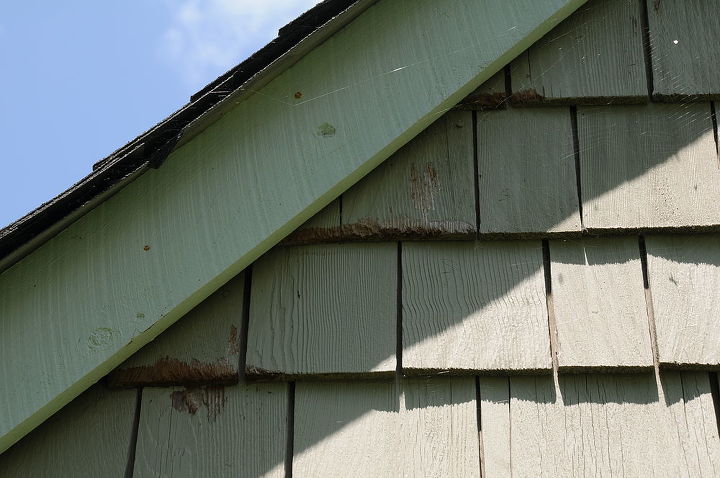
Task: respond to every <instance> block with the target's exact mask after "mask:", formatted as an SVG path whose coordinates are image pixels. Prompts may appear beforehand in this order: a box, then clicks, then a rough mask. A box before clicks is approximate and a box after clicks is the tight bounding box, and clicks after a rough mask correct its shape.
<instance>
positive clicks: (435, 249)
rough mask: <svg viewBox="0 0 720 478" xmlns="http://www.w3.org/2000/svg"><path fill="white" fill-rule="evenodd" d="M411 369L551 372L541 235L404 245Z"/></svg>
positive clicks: (406, 364) (406, 352) (407, 364)
mask: <svg viewBox="0 0 720 478" xmlns="http://www.w3.org/2000/svg"><path fill="white" fill-rule="evenodd" d="M402 256H403V287H402V290H403V321H402V323H403V368H404V369H424V370H514V371H515V370H548V371H549V370H550V369H551V368H552V362H551V359H550V342H549V333H548V320H547V308H546V306H545V283H544V275H543V259H542V248H541V245H540V241H526V242H515V241H507V242H506V241H502V242H501V241H497V242H495V241H493V242H475V243H470V242H438V243H435V242H429V243H428V242H407V243H403V248H402Z"/></svg>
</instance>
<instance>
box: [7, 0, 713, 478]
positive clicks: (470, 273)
mask: <svg viewBox="0 0 720 478" xmlns="http://www.w3.org/2000/svg"><path fill="white" fill-rule="evenodd" d="M713 13H714V10H713V9H712V7H711V6H710V5H708V3H707V2H704V1H702V0H692V1H682V2H681V1H680V0H676V1H662V2H658V1H653V0H647V3H645V2H641V1H636V0H606V1H600V0H594V1H591V2H590V3H588V4H587V6H586V7H583V8H582V9H580V10H578V11H577V12H576V13H575V14H573V15H572V16H571V17H570V18H568V19H567V20H566V21H565V22H563V23H562V24H560V25H559V26H558V27H556V28H555V29H554V30H553V31H551V32H550V33H548V34H547V35H546V36H545V37H543V39H542V40H540V41H539V42H537V43H536V44H535V45H533V46H532V47H531V48H530V49H528V50H527V51H526V52H525V53H523V54H522V55H520V57H518V58H517V59H516V60H515V61H513V62H512V63H510V64H509V65H507V67H506V68H505V69H504V70H503V71H502V72H501V73H499V74H498V75H496V76H495V77H493V78H491V79H490V80H489V81H487V82H486V83H485V84H484V85H483V86H481V87H480V88H479V89H478V90H477V91H476V92H475V93H473V94H472V95H470V96H469V97H468V98H466V100H464V101H463V102H461V103H460V104H459V105H457V107H456V108H454V109H452V110H450V111H447V112H446V113H444V114H443V115H442V116H441V117H439V118H438V119H437V120H436V121H435V122H434V123H433V124H432V125H431V126H430V127H428V128H427V129H426V130H424V131H423V132H422V133H421V134H420V135H418V136H417V137H416V138H415V139H414V140H412V141H411V142H410V143H408V144H407V145H406V146H405V147H403V148H402V149H401V150H399V151H398V152H397V153H395V154H394V155H393V156H392V157H391V158H390V159H389V160H388V161H387V162H385V163H384V164H383V165H381V166H380V167H378V168H377V169H375V170H374V171H373V172H372V173H370V174H369V175H367V176H366V177H365V178H364V179H363V180H361V181H360V182H358V183H357V184H356V185H355V186H353V187H352V188H350V189H349V190H347V191H346V192H345V193H343V194H342V195H341V196H340V197H338V198H337V199H336V200H335V201H333V202H332V203H331V204H330V205H329V206H328V207H327V208H325V209H324V210H323V211H322V212H320V213H319V214H317V215H316V216H315V217H313V218H312V219H311V220H310V221H308V222H307V223H306V224H305V225H304V226H302V227H301V228H299V229H298V230H296V231H295V232H294V233H293V234H291V235H290V236H289V237H288V238H287V239H286V240H285V241H284V243H282V244H281V245H278V246H276V247H274V248H273V249H272V250H270V251H269V252H268V253H267V254H265V255H264V256H263V257H262V258H260V259H259V260H258V261H256V262H255V263H254V264H253V265H252V267H251V268H248V269H246V270H245V271H244V272H243V273H241V274H239V275H238V276H236V277H235V278H233V279H232V280H230V281H229V282H227V283H226V284H225V285H224V286H223V287H222V288H220V289H219V290H218V291H217V292H216V293H215V294H213V295H212V296H210V297H209V298H208V299H206V300H205V301H204V302H203V303H201V304H200V305H199V306H197V307H196V308H195V309H193V311H192V312H190V313H189V314H188V315H187V316H185V317H184V318H183V319H181V320H180V321H179V322H178V323H177V324H175V325H174V326H172V327H171V328H170V329H168V330H167V331H166V332H165V333H163V334H162V335H161V336H160V337H159V338H158V339H157V340H155V341H154V342H152V343H150V344H149V345H147V346H146V347H145V348H143V349H142V350H141V351H140V352H139V353H137V354H136V355H134V356H133V357H131V358H130V359H129V360H128V361H127V362H126V363H124V364H123V365H121V366H120V367H118V368H117V369H116V370H114V371H113V372H112V373H111V374H110V375H109V376H108V377H107V378H106V380H105V381H104V382H103V383H102V384H98V385H96V386H95V387H93V388H92V389H91V390H90V391H88V392H86V393H85V394H84V395H82V396H81V397H79V398H78V399H76V400H75V401H73V402H72V404H70V405H69V406H68V407H66V408H65V409H64V410H62V411H61V412H60V413H58V414H57V415H56V416H55V417H53V419H52V420H50V421H48V422H47V423H46V424H44V425H43V426H41V427H40V428H38V429H37V430H36V431H35V432H33V433H32V434H31V435H29V436H28V437H26V438H25V439H24V440H22V441H21V442H20V443H19V444H17V445H16V446H14V447H13V448H12V449H11V450H10V451H8V452H7V454H6V455H5V456H3V457H2V458H1V459H0V471H1V472H2V474H3V476H5V474H8V475H9V476H13V473H14V474H17V475H22V474H23V473H26V472H27V470H38V472H39V473H41V472H42V471H43V470H49V469H52V470H55V471H57V470H61V471H59V473H60V474H68V475H70V474H74V473H77V468H75V467H76V466H77V463H78V462H80V461H82V466H83V468H82V469H83V471H88V470H90V471H92V470H98V472H99V470H102V472H103V473H106V474H107V473H110V471H108V470H112V471H113V472H114V473H115V474H121V473H123V472H125V470H126V469H127V470H133V471H134V473H135V475H134V476H145V475H148V476H150V475H152V476H158V475H161V476H164V475H172V476H185V475H187V476H197V475H198V474H206V475H207V474H216V475H221V474H223V473H233V474H235V475H237V474H240V475H243V476H283V475H284V474H285V475H286V476H287V473H288V472H290V471H291V472H292V474H293V475H294V476H328V475H333V476H404V475H407V476H409V475H413V476H481V473H482V476H485V477H494V476H508V475H515V476H615V475H623V476H638V477H640V476H654V475H660V476H705V475H707V476H717V475H718V473H719V472H720V438H719V436H718V418H719V417H720V415H718V410H720V393H719V390H718V378H717V373H716V372H717V371H718V370H720V312H719V311H720V293H719V292H718V291H719V290H720V287H718V286H719V285H720V188H719V187H718V184H720V158H719V157H718V145H717V122H716V118H715V103H714V100H715V99H718V98H720V75H718V74H716V73H717V68H718V65H720V58H718V52H717V49H716V48H715V45H717V44H718V41H720V37H719V36H718V35H720V33H719V32H720V24H718V20H717V17H716V16H714V14H713ZM99 424H101V425H99ZM69 431H70V432H71V433H76V434H77V437H75V438H73V439H68V435H67V433H68V432H69ZM368 437H370V438H368ZM128 449H130V450H132V451H131V452H130V453H129V454H128V453H127V450H128ZM90 450H91V451H92V452H89V451H90ZM75 456H76V457H78V459H73V458H72V457H75ZM58 457H63V458H62V459H59V458H58ZM80 457H82V460H80ZM63 467H64V468H63ZM93 467H96V468H93Z"/></svg>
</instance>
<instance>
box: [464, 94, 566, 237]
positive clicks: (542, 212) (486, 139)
mask: <svg viewBox="0 0 720 478" xmlns="http://www.w3.org/2000/svg"><path fill="white" fill-rule="evenodd" d="M477 123H478V124H477V127H478V134H477V141H478V185H479V188H480V191H479V195H480V196H479V197H480V199H479V207H480V211H479V212H480V232H481V233H542V232H568V231H580V214H579V205H578V194H577V185H576V176H575V159H574V151H573V135H572V124H571V118H570V109H569V108H562V107H556V108H538V109H532V110H530V109H508V110H502V111H488V112H483V113H479V114H478V122H477Z"/></svg>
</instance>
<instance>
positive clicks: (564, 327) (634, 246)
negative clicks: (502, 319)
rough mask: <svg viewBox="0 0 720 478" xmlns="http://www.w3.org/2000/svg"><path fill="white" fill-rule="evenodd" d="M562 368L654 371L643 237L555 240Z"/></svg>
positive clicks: (554, 269)
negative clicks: (643, 258) (642, 252)
mask: <svg viewBox="0 0 720 478" xmlns="http://www.w3.org/2000/svg"><path fill="white" fill-rule="evenodd" d="M550 260H551V275H552V294H553V302H554V310H555V319H556V324H557V337H558V363H559V366H560V369H561V370H563V369H569V370H572V369H586V368H587V369H592V368H615V367H620V368H628V369H635V368H650V367H652V366H653V358H652V352H651V346H650V332H649V330H650V328H649V324H648V316H647V310H646V305H645V294H644V291H643V275H642V267H641V264H640V251H639V246H638V241H637V238H634V237H621V238H612V239H610V238H603V239H590V238H588V239H579V240H568V241H550Z"/></svg>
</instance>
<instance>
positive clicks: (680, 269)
mask: <svg viewBox="0 0 720 478" xmlns="http://www.w3.org/2000/svg"><path fill="white" fill-rule="evenodd" d="M645 244H646V247H647V253H648V279H649V282H650V290H651V291H652V300H653V311H654V313H655V328H656V331H657V342H658V353H659V356H660V363H662V364H668V365H680V366H682V365H715V366H717V365H720V237H718V236H717V235H714V234H713V235H693V236H653V235H650V236H647V237H646V239H645Z"/></svg>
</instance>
